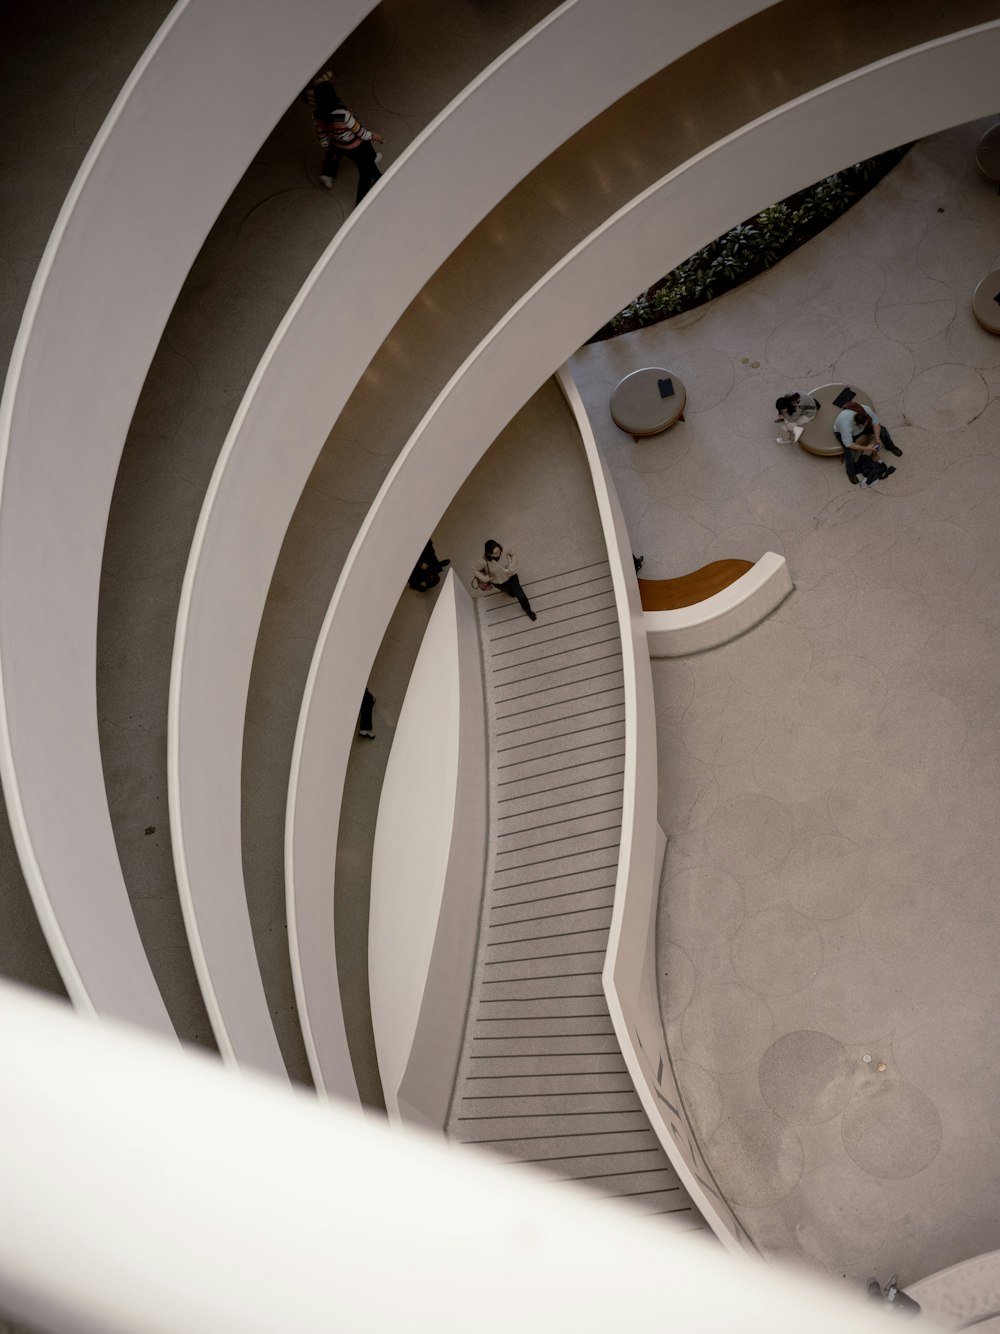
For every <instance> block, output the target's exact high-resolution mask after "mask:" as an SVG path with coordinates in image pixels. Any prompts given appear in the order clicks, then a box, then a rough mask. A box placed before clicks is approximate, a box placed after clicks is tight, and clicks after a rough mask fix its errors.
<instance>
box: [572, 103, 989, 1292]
mask: <svg viewBox="0 0 1000 1334" xmlns="http://www.w3.org/2000/svg"><path fill="white" fill-rule="evenodd" d="M981 132H982V126H969V127H965V128H962V129H958V130H955V131H951V132H948V133H945V134H942V135H939V136H937V137H935V138H933V139H931V140H928V141H925V142H923V143H921V144H919V145H918V146H917V147H916V148H915V149H914V150H913V151H912V152H911V153H910V155H909V156H908V157H907V158H906V159H905V160H904V162H903V163H902V164H901V166H900V167H898V168H897V169H896V170H895V171H894V172H893V173H892V174H891V175H890V176H889V177H888V178H887V179H886V180H885V181H884V182H882V183H881V184H880V185H879V186H878V187H877V188H876V189H875V190H874V191H873V192H872V193H871V194H870V195H869V196H868V197H867V198H866V199H865V200H864V201H863V202H862V203H861V204H859V205H858V206H856V207H855V208H854V209H853V210H852V211H851V212H850V213H848V214H847V215H845V216H844V217H843V218H842V219H840V220H839V221H838V222H837V223H835V224H834V225H833V226H832V227H831V228H829V229H828V230H827V231H826V232H824V233H823V234H822V235H821V236H820V237H818V238H816V240H814V241H813V242H811V243H810V244H809V245H807V246H805V247H804V248H803V249H801V250H800V251H798V252H797V253H796V254H795V255H793V256H792V257H790V258H789V259H787V260H785V261H783V262H782V263H781V264H780V265H779V266H778V267H777V268H776V269H774V270H773V271H772V272H770V273H767V274H764V275H762V276H760V277H759V278H757V279H755V280H754V281H753V282H751V283H748V284H747V285H745V286H744V287H742V288H740V289H739V290H737V291H736V292H733V293H731V294H729V295H727V296H725V297H723V298H721V299H719V300H718V301H716V302H714V303H712V304H711V305H709V306H707V307H704V308H702V309H701V310H700V311H698V312H694V313H692V314H690V315H688V316H686V317H681V318H680V319H679V320H676V321H673V322H672V323H670V324H666V325H659V326H656V327H654V328H652V329H649V330H645V331H642V332H639V333H637V334H633V335H629V336H626V337H623V338H619V339H616V340H614V341H613V342H610V343H602V344H597V345H592V346H589V347H587V348H584V349H582V350H581V352H580V353H579V354H578V355H577V357H576V358H574V362H573V371H574V374H575V375H576V377H577V379H578V382H579V383H580V384H581V391H582V393H583V394H584V397H585V400H586V402H587V406H588V411H589V412H590V414H591V416H592V420H593V421H594V424H595V429H596V431H597V434H598V438H599V440H600V442H601V445H602V448H603V449H604V451H605V455H606V457H607V458H608V460H609V462H610V464H611V467H612V469H613V472H614V477H615V480H616V483H617V485H618V488H619V492H620V495H621V498H622V503H623V506H624V509H625V513H626V516H627V519H628V521H629V524H630V526H631V528H632V531H633V532H634V534H635V536H634V543H635V549H636V551H641V552H643V553H644V554H645V557H646V564H645V568H644V570H643V573H644V574H648V575H649V576H650V577H651V578H655V577H658V576H659V577H671V576H676V575H679V574H682V573H684V572H685V571H687V570H691V569H694V568H695V567H697V566H699V565H702V564H704V563H705V562H706V561H709V560H716V559H723V558H728V557H738V558H746V559H748V560H753V559H755V558H757V557H759V556H760V555H761V554H762V553H763V552H764V551H765V550H773V551H777V552H780V553H782V554H784V555H785V556H786V557H787V560H788V563H789V566H790V569H791V573H792V577H793V579H794V581H795V584H796V589H795V592H794V593H793V594H792V595H791V597H790V598H789V599H788V600H787V601H786V602H785V603H784V604H783V605H782V607H781V608H780V609H778V611H777V612H776V613H775V614H774V615H773V616H772V617H771V618H769V620H768V621H766V622H765V623H764V624H763V625H761V626H759V627H758V628H756V629H755V630H753V631H751V632H750V633H748V634H747V635H745V636H744V637H743V638H742V639H740V640H738V641H736V642H734V643H732V644H730V645H728V646H726V647H724V648H722V649H718V650H714V651H711V652H708V653H705V654H702V655H700V656H697V657H692V658H688V659H685V660H681V661H674V662H656V663H654V664H653V675H654V685H655V691H656V704H657V731H658V741H659V747H660V820H661V823H662V825H663V828H664V830H665V831H666V832H667V833H668V835H669V844H668V850H667V860H666V865H665V869H664V878H663V885H662V892H661V904H660V914H659V972H660V983H661V1006H662V1010H663V1017H664V1024H665V1027H666V1031H667V1035H668V1039H669V1042H670V1045H671V1050H672V1052H673V1054H674V1057H675V1060H676V1062H677V1070H678V1076H679V1079H680V1083H681V1087H682V1091H683V1094H684V1098H685V1101H686V1103H687V1105H688V1110H689V1112H690V1114H691V1116H692V1118H693V1120H694V1123H695V1125H696V1126H697V1127H698V1130H699V1133H700V1135H701V1138H702V1142H703V1145H704V1148H705V1152H706V1155H707V1157H708V1160H709V1163H710V1165H711V1167H712V1170H713V1171H714V1173H715V1175H716V1177H717V1180H718V1182H719V1184H720V1186H721V1188H722V1190H723V1193H724V1194H725V1196H726V1197H727V1199H728V1200H729V1201H730V1203H731V1204H732V1205H733V1206H734V1208H735V1209H736V1210H737V1212H738V1214H739V1216H740V1218H741V1221H742V1222H743V1223H744V1225H745V1226H746V1228H747V1229H748V1231H749V1232H750V1234H751V1236H752V1237H753V1238H754V1240H755V1241H756V1242H757V1244H758V1245H759V1246H760V1247H761V1249H762V1250H763V1251H764V1253H765V1255H767V1256H769V1257H774V1258H781V1259H789V1260H793V1261H797V1262H800V1263H804V1264H807V1265H810V1266H814V1267H815V1266H818V1267H820V1268H822V1269H824V1270H826V1271H828V1272H829V1273H831V1274H833V1275H836V1276H838V1277H841V1276H842V1277H844V1278H846V1279H847V1280H849V1281H851V1282H857V1281H862V1280H864V1278H865V1277H867V1275H868V1274H869V1273H875V1274H879V1275H881V1277H882V1278H885V1277H887V1276H888V1274H889V1273H891V1272H893V1271H898V1272H899V1274H900V1280H901V1282H902V1283H903V1284H906V1283H909V1282H911V1281H913V1280H915V1279H917V1278H919V1277H921V1276H923V1275H925V1274H928V1273H931V1272H933V1271H934V1270H937V1269H940V1268H942V1267H944V1266H946V1265H949V1264H951V1263H953V1262H955V1261H958V1260H961V1259H963V1258H965V1257H967V1256H972V1255H976V1254H978V1253H979V1252H982V1251H988V1250H992V1249H994V1248H996V1247H997V1246H998V1245H1000V1193H998V1187H1000V1149H998V1145H1000V1134H998V1131H1000V1119H998V1118H1000V1113H998V1112H997V1107H998V1103H1000V1037H998V1035H997V1025H996V1023H995V1020H994V1010H995V1006H996V1004H997V1001H998V999H1000V974H998V971H997V966H996V958H997V953H998V947H1000V907H998V899H997V887H998V884H1000V881H998V878H997V864H998V853H1000V823H998V818H997V817H998V812H1000V684H998V682H1000V678H998V675H997V662H998V655H1000V536H998V534H1000V446H998V440H1000V436H998V427H1000V416H998V415H997V406H996V403H995V401H994V399H995V395H996V391H997V388H998V387H1000V338H995V337H992V336H990V335H989V334H987V333H986V332H985V331H984V330H982V329H981V328H980V327H979V326H978V325H977V324H976V322H975V320H974V318H973V315H972V311H971V308H970V299H969V298H970V293H971V291H972V288H973V286H974V284H975V282H976V280H977V278H978V277H979V276H981V275H982V273H984V272H986V271H987V270H988V269H990V268H993V267H995V266H996V264H997V259H998V255H1000V207H998V205H1000V201H998V199H997V195H996V192H995V190H994V189H993V188H991V186H990V185H989V184H988V183H986V182H984V181H983V180H982V179H981V177H980V176H979V175H978V174H977V171H976V166H975V145H976V142H977V139H978V136H979V134H980V133H981ZM648 364H662V365H668V366H671V367H676V369H677V371H678V372H679V373H680V374H681V375H683V376H684V379H685V382H686V384H687V386H688V392H689V398H688V407H687V412H686V416H687V421H686V422H684V423H679V424H678V425H677V426H676V427H675V428H674V429H673V430H672V431H670V432H669V433H668V434H667V435H665V436H663V437H662V438H660V439H658V440H655V441H643V442H642V443H641V444H640V445H635V444H634V443H633V442H632V440H631V439H630V438H629V437H627V436H625V435H624V433H622V432H620V431H619V430H618V429H617V428H616V427H615V426H614V424H613V423H612V422H611V419H610V416H609V414H608V410H607V399H608V394H609V393H610V391H611V389H612V388H613V386H614V384H615V383H616V382H617V381H618V379H619V378H620V377H621V376H622V375H623V374H624V373H625V372H626V371H627V370H629V369H631V368H632V367H634V366H641V365H648ZM854 379H861V380H862V381H863V383H864V384H866V385H867V386H868V388H869V389H870V391H871V393H872V394H873V396H874V404H875V407H876V409H877V411H878V412H879V414H880V415H881V417H882V419H883V420H884V421H885V423H886V424H887V426H888V427H889V429H890V430H891V431H892V434H893V436H894V438H895V440H896V441H897V443H898V444H899V445H900V447H901V448H902V449H903V451H904V453H903V457H902V458H899V459H896V458H889V459H888V461H889V462H890V463H893V464H895V465H896V466H897V468H898V471H897V472H896V473H895V475H894V476H892V477H890V478H888V479H887V480H885V481H883V482H880V483H878V484H877V485H876V486H875V487H874V488H872V489H871V490H867V491H862V490H860V489H859V488H856V487H852V486H850V485H849V484H848V481H847V478H846V475H845V472H844V469H843V466H842V464H841V463H840V462H839V461H838V460H835V459H823V458H816V457H813V456H810V455H808V454H806V453H804V452H803V451H801V450H799V449H797V448H795V447H794V446H783V445H778V444H776V443H775V440H774V429H773V415H774V414H773V406H774V399H775V398H776V396H777V395H778V394H780V393H782V392H784V391H787V390H790V389H793V388H807V387H808V386H809V385H810V384H818V383H821V382H822V381H832V380H844V381H848V382H849V381H852V380H854ZM866 1056H870V1057H871V1060H870V1061H866V1060H865V1059H864V1058H865V1057H866ZM880 1063H881V1064H884V1066H885V1069H884V1070H882V1071H880V1070H879V1068H878V1066H879V1064H880Z"/></svg>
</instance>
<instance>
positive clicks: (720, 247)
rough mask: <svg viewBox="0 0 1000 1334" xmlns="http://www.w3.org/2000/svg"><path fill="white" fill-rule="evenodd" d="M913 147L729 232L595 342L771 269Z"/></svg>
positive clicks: (874, 161)
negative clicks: (609, 334)
mask: <svg viewBox="0 0 1000 1334" xmlns="http://www.w3.org/2000/svg"><path fill="white" fill-rule="evenodd" d="M910 147H911V145H909V144H907V145H905V146H904V147H902V148H898V149H893V150H892V151H890V152H888V153H883V154H881V155H880V156H879V157H877V158H868V159H866V160H865V161H864V162H859V163H857V164H856V165H855V166H853V167H848V168H847V169H846V170H845V171H842V172H838V173H836V174H835V175H833V176H827V177H826V179H825V180H822V181H819V182H817V184H816V185H814V186H812V187H811V188H810V189H808V190H801V191H799V192H798V193H796V194H794V195H791V196H789V198H788V199H786V200H782V201H781V202H780V203H777V204H772V205H771V206H770V207H769V208H765V209H762V210H761V211H760V213H758V214H757V215H756V216H755V217H753V218H749V219H747V221H746V222H743V223H740V225H739V226H737V227H733V228H731V229H730V230H729V231H728V232H725V233H724V234H723V235H722V236H720V237H718V238H717V239H716V240H715V241H711V242H710V243H709V244H708V245H707V246H704V247H703V248H702V249H701V250H699V251H697V252H696V253H695V254H693V255H691V256H690V257H689V258H688V259H686V260H684V262H683V263H682V264H679V265H678V266H677V268H675V269H674V270H673V271H672V272H671V273H668V274H667V275H666V277H664V278H662V279H661V280H660V282H659V283H656V284H654V285H653V286H652V287H650V288H649V289H648V290H647V291H645V292H643V293H642V294H641V295H640V296H638V297H637V298H636V299H635V300H634V301H631V302H630V303H629V304H628V305H627V306H626V307H625V309H624V310H622V311H620V312H619V314H618V315H616V316H615V317H614V318H613V319H612V320H611V321H610V323H609V324H607V325H606V326H605V328H604V329H603V330H600V331H599V332H598V333H597V334H596V335H595V338H600V337H606V336H607V334H608V333H611V334H616V333H626V332H628V331H629V330H630V329H636V328H641V327H642V326H643V325H647V324H655V323H657V322H658V321H659V320H662V319H666V318H668V317H669V316H671V315H678V314H681V313H682V312H684V311H686V310H692V309H693V308H694V307H696V306H699V305H702V304H703V303H704V302H705V301H709V300H711V299H712V297H714V296H717V295H719V294H720V293H721V292H725V291H728V290H729V289H730V288H732V287H735V286H737V285H738V284H739V283H741V282H743V281H744V280H745V279H746V278H750V277H753V276H754V274H757V273H760V272H762V271H763V270H764V269H767V268H770V267H771V265H772V264H775V263H776V262H777V261H778V260H779V259H781V258H782V257H783V256H785V255H787V254H789V253H790V251H792V250H794V249H796V247H797V246H799V245H802V244H803V242H805V241H807V240H808V239H809V238H810V237H811V236H814V235H815V234H816V232H817V231H819V230H820V229H821V228H822V227H824V226H826V224H827V223H828V222H830V221H832V220H833V219H834V218H836V217H839V215H840V214H841V213H843V212H844V211H845V210H846V209H847V208H849V207H850V205H851V204H852V203H854V201H855V200H857V199H859V198H860V197H861V196H862V195H864V194H866V193H867V191H868V190H869V189H870V188H871V186H872V185H873V184H874V183H876V182H877V181H879V180H881V179H882V177H883V176H884V175H885V174H886V172H887V171H888V170H889V169H890V168H891V167H893V166H895V165H896V163H897V162H899V161H900V159H901V158H902V157H903V156H904V155H905V153H906V152H907V151H908V149H909V148H910Z"/></svg>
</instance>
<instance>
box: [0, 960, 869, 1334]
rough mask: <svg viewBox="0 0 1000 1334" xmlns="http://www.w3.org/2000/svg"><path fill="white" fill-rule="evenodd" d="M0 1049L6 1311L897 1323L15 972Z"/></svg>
mask: <svg viewBox="0 0 1000 1334" xmlns="http://www.w3.org/2000/svg"><path fill="white" fill-rule="evenodd" d="M0 1068H2V1069H3V1071H4V1100H3V1124H4V1135H5V1139H6V1142H7V1144H8V1145H16V1146H17V1147H16V1152H5V1153H4V1154H2V1155H0V1198H2V1199H3V1212H2V1216H0V1309H2V1310H3V1312H4V1314H5V1315H10V1316H14V1317H16V1318H17V1319H18V1320H19V1321H24V1322H25V1323H27V1324H29V1325H30V1327H31V1328H33V1329H35V1328H38V1329H46V1330H50V1331H51V1332H52V1334H79V1332H80V1331H82V1330H87V1331H96V1330H100V1331H101V1332H102V1334H136V1331H140V1330H141V1331H142V1332H143V1334H176V1332H177V1331H178V1330H183V1331H184V1334H274V1331H275V1330H294V1331H295V1334H329V1331H330V1330H339V1329H350V1330H352V1331H356V1334H387V1331H392V1330H399V1331H403V1330H405V1331H408V1334H431V1332H432V1331H439V1330H441V1329H442V1328H449V1327H452V1328H454V1327H456V1326H457V1325H458V1324H459V1322H461V1324H462V1325H463V1326H474V1328H475V1329H476V1331H477V1334H509V1331H510V1330H512V1329H516V1330H518V1331H519V1334H550V1332H551V1331H552V1330H555V1329H572V1330H574V1331H575V1334H605V1332H606V1331H607V1330H610V1329H619V1328H628V1329H636V1330H651V1329H656V1328H658V1327H659V1326H660V1325H662V1323H663V1310H664V1300H665V1299H664V1293H666V1294H668V1299H669V1308H670V1328H671V1331H673V1332H674V1334H704V1331H705V1330H706V1328H715V1329H725V1330H742V1329H746V1330H763V1329H767V1330H768V1331H770V1334H800V1331H802V1330H803V1329H808V1330H809V1331H810V1334H842V1332H843V1331H844V1330H848V1329H849V1330H851V1331H858V1334H872V1332H874V1334H878V1331H879V1330H883V1329H884V1318H883V1316H882V1314H881V1312H873V1311H872V1310H871V1309H870V1308H869V1307H868V1305H867V1304H866V1303H865V1302H864V1301H863V1300H862V1299H861V1298H860V1296H856V1295H854V1294H851V1293H848V1292H845V1291H844V1290H843V1288H838V1287H835V1286H834V1285H833V1284H832V1283H830V1282H829V1281H828V1280H826V1279H825V1278H821V1277H819V1276H816V1277H813V1276H811V1275H807V1274H806V1273H805V1272H804V1271H793V1270H787V1271H782V1270H780V1269H778V1268H774V1267H768V1266H765V1265H760V1264H755V1265H751V1264H747V1263H742V1264H740V1263H736V1262H735V1261H733V1260H732V1259H730V1258H729V1257H728V1256H725V1255H723V1254H722V1253H721V1252H720V1250H719V1248H718V1247H716V1246H708V1245H706V1244H705V1242H704V1239H703V1238H702V1237H701V1236H691V1235H685V1234H684V1233H682V1232H681V1231H680V1230H679V1229H676V1228H672V1227H670V1226H669V1225H668V1224H665V1223H664V1221H663V1220H662V1219H655V1220H651V1219H647V1218H643V1217H641V1216H640V1215H639V1214H638V1213H636V1212H634V1211H633V1210H631V1209H629V1208H627V1207H623V1206H621V1205H616V1204H614V1203H612V1202H611V1201H607V1200H602V1199H598V1198H595V1197H594V1196H593V1195H592V1194H590V1193H589V1192H586V1191H584V1190H583V1189H580V1190H576V1191H574V1190H573V1189H572V1188H571V1187H570V1186H569V1185H567V1186H566V1188H565V1189H563V1190H553V1188H552V1186H551V1184H549V1183H548V1182H547V1181H545V1180H544V1179H541V1178H537V1177H533V1176H532V1175H531V1174H529V1173H527V1172H515V1171H512V1170H511V1168H510V1166H509V1165H507V1164H503V1163H498V1162H495V1161H491V1160H490V1159H489V1158H488V1157H487V1156H486V1155H478V1154H473V1153H455V1152H453V1151H451V1150H450V1149H449V1148H448V1146H447V1145H445V1144H443V1143H435V1142H434V1141H433V1139H432V1138H431V1137H430V1136H428V1135H420V1134H417V1133H416V1132H412V1131H411V1132H409V1133H407V1132H406V1131H397V1132H396V1133H395V1134H391V1133H389V1132H388V1131H387V1130H386V1128H385V1126H384V1125H378V1124H375V1123H374V1122H373V1120H369V1119H366V1118H364V1117H362V1116H361V1115H360V1114H359V1113H358V1112H357V1111H356V1110H355V1109H353V1108H349V1107H342V1108H338V1107H321V1106H318V1105H317V1103H316V1101H315V1099H312V1098H309V1097H307V1096H305V1095H303V1094H301V1093H296V1092H293V1090H291V1089H290V1088H287V1087H286V1088H282V1087H280V1086H278V1085H276V1084H275V1082H274V1081H273V1080H266V1079H262V1078H258V1077H254V1076H251V1075H247V1074H240V1073H237V1072H236V1071H233V1070H226V1069H224V1068H222V1067H221V1066H220V1064H219V1063H218V1062H214V1061H211V1060H207V1059H206V1058H205V1057H203V1056H200V1055H195V1054H193V1053H191V1052H185V1051H181V1050H180V1049H176V1050H170V1049H169V1048H167V1047H165V1045H164V1044H163V1043H162V1042H157V1041H155V1040H153V1039H152V1038H150V1037H148V1036H147V1035H145V1034H142V1033H136V1032H135V1031H131V1032H128V1031H125V1030H124V1029H122V1028H120V1027H119V1026H117V1025H113V1024H107V1025H102V1026H100V1027H99V1026H98V1025H96V1024H88V1023H85V1022H84V1021H83V1020H81V1019H80V1018H79V1017H78V1016H75V1015H73V1014H72V1013H71V1012H70V1011H69V1010H68V1009H67V1007H65V1006H61V1005H59V1004H57V1003H55V1002H52V1001H46V1000H43V999H41V998H40V997H38V996H36V995H32V994H31V993H29V992H25V991H19V990H17V989H16V988H13V987H11V986H10V985H9V984H6V983H4V984H0ZM151 1145H155V1146H156V1151H155V1152H151V1151H150V1146H151ZM95 1182H99V1183H100V1188H99V1189H96V1190H95ZM498 1274H502V1275H503V1276H504V1278H505V1281H503V1282H498V1281H497V1276H498ZM455 1313H465V1314H463V1315H461V1316H459V1318H458V1319H456V1318H455ZM473 1313H474V1314H473ZM706 1316H707V1318H706Z"/></svg>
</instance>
